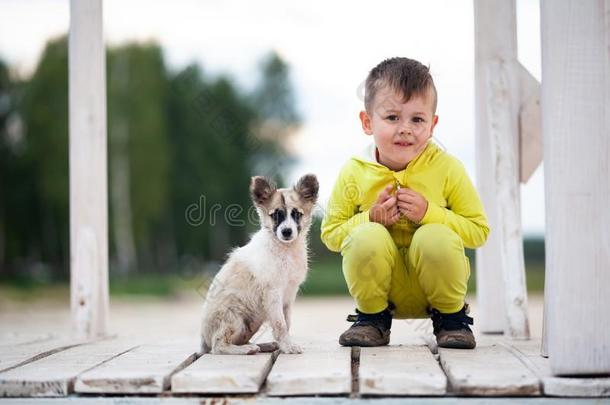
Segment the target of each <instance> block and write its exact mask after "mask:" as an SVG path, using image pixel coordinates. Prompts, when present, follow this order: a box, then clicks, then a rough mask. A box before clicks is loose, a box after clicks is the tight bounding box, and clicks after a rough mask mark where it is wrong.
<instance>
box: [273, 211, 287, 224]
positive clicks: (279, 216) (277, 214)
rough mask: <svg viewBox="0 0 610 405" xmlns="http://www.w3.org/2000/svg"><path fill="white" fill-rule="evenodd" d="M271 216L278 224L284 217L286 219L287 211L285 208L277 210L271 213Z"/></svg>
mask: <svg viewBox="0 0 610 405" xmlns="http://www.w3.org/2000/svg"><path fill="white" fill-rule="evenodd" d="M270 216H271V218H273V220H274V221H275V223H276V224H279V223H280V222H282V221H283V220H284V219H286V213H285V212H284V210H275V211H273V212H272V213H271V215H270Z"/></svg>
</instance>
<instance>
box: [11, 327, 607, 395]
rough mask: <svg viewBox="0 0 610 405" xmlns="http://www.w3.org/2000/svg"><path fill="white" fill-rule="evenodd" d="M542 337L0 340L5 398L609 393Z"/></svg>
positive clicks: (603, 382) (604, 380) (604, 382)
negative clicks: (203, 345) (247, 352)
mask: <svg viewBox="0 0 610 405" xmlns="http://www.w3.org/2000/svg"><path fill="white" fill-rule="evenodd" d="M429 342H430V340H429ZM539 344H540V342H539V341H510V340H503V339H501V338H490V337H479V345H478V347H477V348H476V349H475V350H472V351H464V350H454V349H442V348H441V349H440V350H437V348H436V347H435V346H434V345H433V344H426V343H425V342H424V340H423V339H422V340H421V341H420V342H417V341H415V342H412V343H410V344H404V345H403V344H401V345H391V346H387V347H378V348H345V347H340V346H339V345H337V344H336V343H335V342H334V341H322V340H320V341H310V342H307V343H306V344H304V350H305V351H304V353H303V354H301V355H284V354H279V353H273V354H258V355H254V356H215V355H210V354H206V355H203V356H201V357H197V356H196V354H195V353H196V351H197V342H195V341H193V340H190V341H189V340H175V339H174V340H167V341H163V340H156V339H155V340H134V339H132V338H109V339H103V340H98V341H95V342H66V341H64V340H61V339H57V338H53V337H52V336H39V337H31V338H30V339H27V338H21V339H20V337H19V336H15V337H14V339H13V341H12V342H11V341H10V339H6V340H5V341H3V342H2V344H1V345H0V396H2V397H66V396H81V395H92V394H93V395H108V394H115V395H116V394H121V395H143V394H146V395H150V394H157V395H160V396H163V397H167V396H174V395H176V396H184V395H185V394H189V395H201V396H209V395H222V396H225V395H229V396H235V395H238V396H244V395H246V396H253V397H261V396H262V397H288V396H298V397H303V396H344V397H349V398H357V397H387V396H420V397H421V396H424V397H439V396H484V397H507V396H511V397H512V396H520V397H523V396H527V397H540V396H567V397H575V396H576V397H582V396H585V397H600V396H606V397H607V396H610V378H555V377H552V376H551V373H550V371H549V367H548V360H547V359H545V358H543V357H540V355H539Z"/></svg>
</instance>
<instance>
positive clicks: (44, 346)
mask: <svg viewBox="0 0 610 405" xmlns="http://www.w3.org/2000/svg"><path fill="white" fill-rule="evenodd" d="M84 343H86V342H83V341H74V340H68V339H51V340H43V341H37V340H34V341H32V342H29V343H23V344H16V345H12V346H4V345H3V346H0V372H3V371H8V370H10V369H13V368H16V367H19V366H23V365H25V364H27V363H31V362H33V361H36V360H39V359H42V358H43V357H47V356H50V355H52V354H54V353H57V352H61V351H63V350H66V349H69V348H71V347H74V346H78V345H81V344H84Z"/></svg>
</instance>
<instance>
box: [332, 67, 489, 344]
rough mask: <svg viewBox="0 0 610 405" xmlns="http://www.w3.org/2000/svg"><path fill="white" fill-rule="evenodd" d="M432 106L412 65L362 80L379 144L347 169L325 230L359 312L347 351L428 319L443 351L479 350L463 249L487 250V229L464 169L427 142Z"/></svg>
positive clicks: (430, 85)
mask: <svg viewBox="0 0 610 405" xmlns="http://www.w3.org/2000/svg"><path fill="white" fill-rule="evenodd" d="M436 103H437V95H436V88H435V87H434V82H433V81H432V77H431V76H430V72H429V70H428V68H427V67H425V66H424V65H422V64H421V63H419V62H417V61H415V60H412V59H407V58H391V59H387V60H384V61H383V62H381V63H380V64H379V65H377V66H376V67H375V68H374V69H373V70H371V72H370V73H369V75H368V77H367V79H366V83H365V100H364V104H365V111H361V112H360V120H361V122H362V129H363V130H364V133H365V134H367V135H372V136H373V141H374V144H373V145H371V147H370V148H369V150H368V151H367V153H366V154H365V155H363V156H359V157H353V158H352V159H350V160H349V161H348V162H347V164H346V165H345V166H344V167H343V168H342V170H341V172H340V174H339V178H338V179H337V181H336V183H335V186H334V189H333V191H332V195H331V198H330V201H329V206H328V210H327V213H326V215H325V217H324V220H323V222H322V241H323V242H324V244H325V245H326V246H327V247H328V248H329V249H330V250H332V251H335V252H341V255H342V256H343V274H344V276H345V280H346V282H347V286H348V288H349V292H350V294H351V295H352V297H353V298H354V299H355V301H356V305H357V308H356V312H357V315H356V317H354V321H355V323H354V324H353V325H352V326H351V327H350V328H349V329H348V330H347V331H345V332H344V333H343V334H342V335H341V336H340V338H339V343H340V344H341V345H344V346H380V345H386V344H388V343H389V341H390V328H391V325H392V317H393V316H394V317H396V318H427V317H428V316H430V315H431V317H432V324H433V327H434V334H435V336H436V340H437V343H438V345H439V346H441V347H452V348H464V349H472V348H474V347H475V345H476V342H475V339H474V336H473V334H472V331H471V330H470V328H469V326H468V325H469V324H470V325H472V324H473V320H472V318H470V317H469V316H468V315H466V313H467V306H466V305H465V303H464V298H465V296H466V288H467V281H468V278H469V277H470V265H469V262H468V258H467V257H466V256H465V255H464V247H469V248H476V247H479V246H481V245H482V244H483V243H484V242H485V240H486V239H487V235H488V233H489V227H488V225H487V219H486V216H485V213H484V211H483V206H482V204H481V201H480V199H479V196H478V194H477V191H476V190H475V188H474V186H473V185H472V183H471V181H470V179H469V178H468V175H467V173H466V171H465V169H464V167H463V166H462V164H461V163H460V162H459V161H458V160H457V159H456V158H455V157H453V156H451V155H449V154H447V153H445V152H444V151H442V150H441V149H440V148H439V147H437V146H436V144H434V143H433V142H431V141H430V139H431V138H432V132H433V130H434V127H435V125H436V123H437V122H438V116H436ZM348 319H349V318H348Z"/></svg>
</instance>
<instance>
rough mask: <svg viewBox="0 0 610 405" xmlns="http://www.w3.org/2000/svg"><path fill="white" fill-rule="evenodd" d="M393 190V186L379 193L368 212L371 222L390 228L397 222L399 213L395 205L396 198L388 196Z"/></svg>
mask: <svg viewBox="0 0 610 405" xmlns="http://www.w3.org/2000/svg"><path fill="white" fill-rule="evenodd" d="M393 189H394V185H389V186H387V187H386V188H385V189H384V190H383V191H382V192H381V193H379V196H378V197H377V201H376V202H375V204H374V205H373V206H372V207H371V209H370V210H369V219H370V220H371V222H377V223H378V224H381V225H385V226H390V225H394V224H395V223H396V222H397V221H398V219H399V218H400V211H398V206H397V205H396V197H395V196H393V195H391V194H390V193H391V192H392V190H393Z"/></svg>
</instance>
